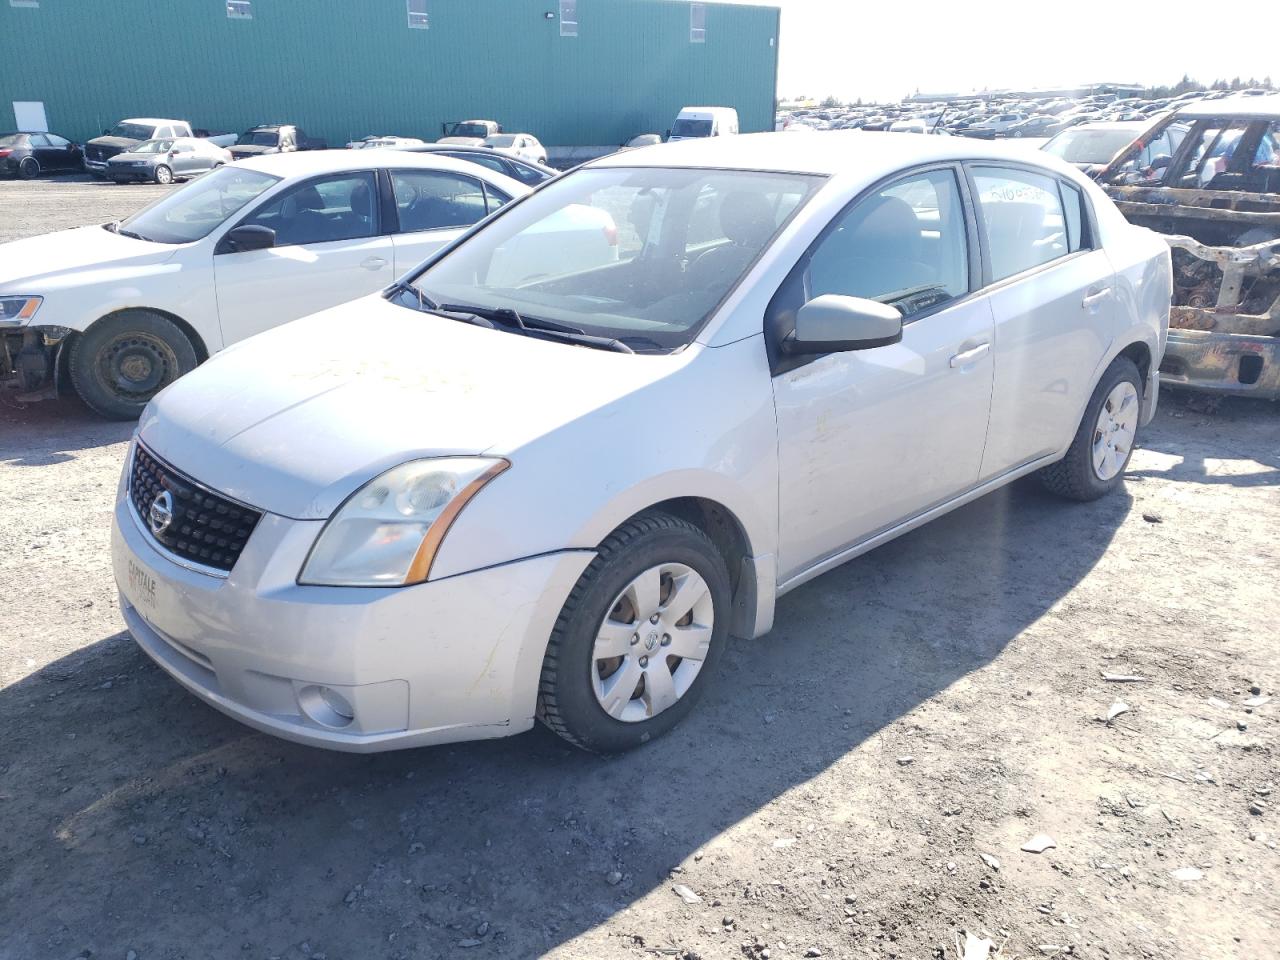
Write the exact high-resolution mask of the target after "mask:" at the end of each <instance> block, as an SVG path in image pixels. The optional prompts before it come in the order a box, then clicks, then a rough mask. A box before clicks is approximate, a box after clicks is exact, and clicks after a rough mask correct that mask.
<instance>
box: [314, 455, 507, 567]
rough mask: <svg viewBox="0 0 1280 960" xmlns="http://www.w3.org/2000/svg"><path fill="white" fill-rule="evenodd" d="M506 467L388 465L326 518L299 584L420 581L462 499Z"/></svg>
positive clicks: (453, 460) (484, 460)
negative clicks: (326, 520) (384, 471)
mask: <svg viewBox="0 0 1280 960" xmlns="http://www.w3.org/2000/svg"><path fill="white" fill-rule="evenodd" d="M509 466H511V464H510V463H508V462H507V461H506V460H501V459H496V458H491V457H441V458H436V459H430V460H410V461H409V462H408V463H402V464H400V466H398V467H392V468H391V469H390V470H388V471H387V472H386V473H383V474H381V475H379V476H377V477H374V478H373V479H372V480H370V481H369V482H368V483H366V484H365V485H364V486H363V487H361V488H360V489H359V490H357V491H356V492H355V494H353V495H352V496H351V497H350V498H348V499H347V501H346V503H344V504H343V505H342V506H341V507H339V508H338V512H337V513H335V514H334V515H333V516H332V517H331V518H330V519H329V522H328V523H326V524H325V526H324V529H323V530H321V531H320V536H319V537H318V538H317V539H316V543H315V546H313V547H312V548H311V554H310V555H309V556H308V557H307V562H306V563H305V564H303V567H302V573H301V575H300V576H299V577H298V582H299V583H301V584H309V585H314V586H330V587H402V586H409V585H410V584H414V583H422V582H423V581H424V580H426V579H427V577H428V576H429V575H430V573H431V564H432V562H433V561H434V560H435V557H436V552H437V551H438V550H439V548H440V544H441V542H442V541H443V540H444V537H445V534H446V533H448V532H449V527H450V526H451V525H452V524H453V521H454V520H455V519H456V518H457V516H458V514H459V513H460V512H461V511H462V508H463V507H465V506H466V505H467V501H468V500H470V499H471V498H472V497H474V496H475V495H476V494H477V493H479V492H480V490H481V489H482V488H483V487H484V485H485V484H487V483H488V482H489V481H490V480H492V479H493V478H494V477H496V476H497V475H498V474H500V473H502V471H504V470H506V469H507V467H509Z"/></svg>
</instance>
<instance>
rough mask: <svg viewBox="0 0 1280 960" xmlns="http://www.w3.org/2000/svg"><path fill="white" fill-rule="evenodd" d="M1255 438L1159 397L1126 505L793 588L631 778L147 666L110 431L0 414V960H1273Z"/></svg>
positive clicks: (1028, 522)
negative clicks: (128, 575) (241, 706)
mask: <svg viewBox="0 0 1280 960" xmlns="http://www.w3.org/2000/svg"><path fill="white" fill-rule="evenodd" d="M64 189H65V191H66V192H65V193H63V194H60V193H59V192H58V191H59V190H64ZM147 189H148V188H138V189H136V190H135V189H133V188H128V187H119V188H116V187H106V186H97V185H86V186H80V185H71V186H65V187H64V185H63V184H58V183H47V184H46V183H42V184H39V185H37V186H35V187H34V188H33V187H32V186H31V185H26V184H22V185H7V184H4V185H0V224H4V225H5V227H6V229H12V226H13V222H14V221H13V220H12V219H11V217H13V216H15V213H14V208H15V206H16V207H17V208H18V209H19V211H30V210H33V209H35V207H36V206H37V205H38V204H43V205H45V208H46V209H47V210H55V211H61V212H60V213H59V216H60V217H61V218H62V220H61V221H53V220H47V221H45V222H46V223H47V224H52V223H54V222H64V223H65V222H66V221H67V219H68V218H69V217H71V216H73V215H74V216H78V217H79V219H80V220H81V221H88V222H94V221H99V220H102V219H109V218H110V217H111V216H118V215H119V213H120V212H121V211H119V210H118V209H117V208H115V207H111V205H112V204H116V203H117V201H116V200H115V196H114V195H117V194H118V195H120V196H122V197H124V196H126V195H140V194H141V192H143V191H146V190H147ZM17 191H22V192H21V193H18V192H17ZM73 191H74V192H73ZM59 196H61V197H63V200H61V201H59V200H58V197H59ZM15 197H17V198H19V199H18V201H17V202H16V203H15V202H14V198H15ZM30 197H34V198H36V200H35V201H33V202H31V203H29V204H28V203H27V202H26V199H27V198H30ZM67 203H70V204H71V205H72V207H71V208H70V209H69V210H68V209H63V207H64V205H66V204H67ZM119 203H124V201H123V200H122V201H119ZM109 207H111V212H108V208H109ZM16 215H21V216H25V215H27V214H26V213H25V212H20V213H19V214H16ZM33 216H34V215H33ZM28 232H29V231H28ZM1278 418H1280V410H1277V409H1276V407H1274V406H1272V405H1265V404H1250V403H1245V402H1237V403H1231V404H1224V405H1222V406H1221V407H1219V408H1218V409H1217V410H1215V411H1213V412H1204V411H1203V410H1201V409H1197V408H1196V407H1194V406H1191V405H1188V404H1187V403H1185V402H1184V401H1181V400H1179V399H1177V398H1170V397H1166V400H1165V403H1164V406H1163V409H1162V412H1161V414H1160V415H1159V417H1158V418H1157V419H1156V421H1155V423H1154V424H1153V425H1152V427H1151V428H1150V429H1149V430H1148V431H1147V433H1146V436H1145V438H1144V443H1143V447H1142V449H1140V450H1139V451H1138V453H1137V454H1136V456H1135V457H1134V460H1133V463H1132V465H1131V468H1130V471H1129V475H1128V482H1127V483H1126V485H1125V488H1124V490H1123V492H1122V493H1121V494H1120V495H1118V496H1114V497H1111V498H1109V499H1107V500H1104V501H1102V502H1099V503H1095V504H1089V505H1083V506H1081V505H1073V504H1066V503H1063V502H1061V501H1058V500H1055V499H1053V498H1051V497H1048V496H1047V495H1044V494H1042V493H1041V492H1040V491H1039V490H1038V488H1037V487H1036V486H1035V484H1034V483H1033V482H1022V483H1019V484H1016V485H1014V486H1013V487H1012V488H1010V489H1008V490H1005V491H1003V492H999V493H996V494H992V495H991V496H988V497H986V498H984V499H983V500H981V501H979V502H977V503H974V504H971V505H969V506H967V507H965V508H962V509H961V510H958V511H956V512H955V513H953V514H951V515H949V516H948V517H945V518H943V519H942V520H940V521H937V522H935V523H933V524H931V525H930V526H928V527H926V528H924V529H921V530H919V531H916V532H914V533H912V534H910V535H908V536H906V537H903V538H901V539H899V540H897V541H895V542H893V543H891V544H889V545H887V546H885V547H883V548H881V549H879V550H877V551H875V552H873V553H871V554H869V555H867V556H865V557H862V558H860V559H858V560H856V561H854V562H852V563H850V564H847V565H845V566H843V567H841V568H839V569H837V570H835V571H833V572H831V573H829V574H827V575H826V576H823V577H821V578H819V579H818V580H815V581H813V582H812V583H810V584H808V585H806V586H805V587H803V588H801V589H799V590H797V591H795V592H793V593H792V594H790V595H788V596H787V597H786V598H784V599H783V601H782V602H781V604H780V607H779V610H778V616H777V626H776V628H775V629H774V631H773V632H772V633H771V634H770V635H769V636H767V637H765V638H763V639H761V640H756V641H750V642H746V641H735V642H733V643H732V644H731V646H730V649H729V650H728V652H727V655H726V657H725V659H724V661H723V669H722V671H721V674H720V676H719V678H718V679H717V681H716V682H715V683H714V684H713V685H712V686H711V687H710V688H709V689H708V691H707V696H706V697H705V699H704V700H703V702H702V704H701V705H700V707H699V709H698V710H697V711H695V713H694V714H693V715H692V716H691V717H690V719H689V721H688V722H686V723H685V724H684V725H683V726H682V727H680V728H678V729H677V730H676V731H675V732H674V733H673V734H672V735H670V736H669V737H667V738H665V739H663V740H661V741H659V742H656V743H653V744H651V745H649V746H647V747H646V748H644V749H641V750H639V751H636V752H634V753H631V754H628V755H626V756H622V757H617V758H612V759H600V758H595V757H591V756H587V755H584V754H581V753H579V752H576V751H574V750H571V749H567V748H566V747H565V746H563V745H562V744H561V743H560V742H559V741H558V740H556V739H555V738H554V737H553V736H552V735H550V734H549V733H547V732H546V731H543V730H541V729H538V730H535V731H533V732H531V733H528V734H524V735H522V736H519V737H516V738H513V739H511V740H507V741H495V742H488V743H482V744H468V745H460V746H456V747H447V748H434V749H424V750H417V751H411V752H404V753H398V754H391V755H382V756H374V757H357V756H349V755H342V754H327V753H323V752H319V751H315V750H312V749H308V748H305V747H299V746H294V745H291V744H288V743H284V742H281V741H276V740H274V739H271V738H269V737H266V736H262V735H260V734H257V733H254V732H252V731H250V730H248V729H247V728H244V727H242V726H240V725H238V724H237V723H235V722H233V721H231V720H229V719H227V718H225V717H223V716H221V715H220V714H218V713H216V712H215V711H213V710H211V709H209V708H207V707H205V706H203V705H202V704H201V703H199V702H198V701H196V700H195V699H193V698H192V697H190V696H189V695H187V694H186V693H185V692H183V691H182V690H181V689H180V688H179V687H178V685H177V684H176V683H174V682H172V681H171V680H169V679H168V678H167V677H166V676H165V675H164V674H162V673H161V672H160V671H159V670H158V669H157V668H156V667H154V666H153V665H152V664H151V662H150V661H149V660H148V659H147V658H146V657H145V656H144V655H143V654H142V653H141V652H140V651H138V650H137V649H136V648H135V647H134V645H133V644H132V642H131V641H130V639H129V638H128V636H127V635H126V634H125V633H123V632H122V629H121V624H120V618H119V611H118V609H117V605H116V599H115V591H114V587H113V586H112V583H111V573H110V568H109V563H108V557H107V539H108V538H107V529H108V521H109V512H110V507H111V500H112V497H113V494H114V488H115V482H116V478H117V476H118V473H119V469H120V465H121V460H122V457H123V454H124V449H125V441H126V439H127V436H128V432H129V430H128V427H127V426H122V425H119V424H107V423H103V422H101V421H98V420H96V419H94V418H93V417H92V416H91V415H90V414H88V413H87V412H86V411H85V410H84V409H83V408H82V407H81V406H80V405H79V404H78V403H76V402H74V401H70V400H68V401H61V402H58V403H53V404H43V405H35V406H31V407H28V408H19V407H17V406H15V405H13V404H12V402H11V401H9V400H5V399H4V398H3V395H0V518H2V520H3V522H0V583H3V584H5V585H6V587H7V593H8V603H7V605H6V613H7V616H6V617H5V620H4V626H3V630H2V632H0V637H2V638H3V642H2V643H0V731H2V733H0V824H3V825H4V829H3V830H0V958H4V960H9V958H23V960H25V958H41V960H43V958H64V957H65V958H72V957H90V956H92V957H107V958H121V960H124V958H127V957H130V956H133V955H136V957H137V958H138V960H150V958H160V957H163V958H179V957H186V958H205V957H232V956H238V957H254V958H269V957H282V958H294V957H313V958H318V957H328V958H331V960H338V958H373V957H377V958H384V957H385V958H400V957H405V958H408V957H414V958H417V957H428V958H434V957H455V956H457V957H481V958H483V957H503V958H526V957H535V956H541V955H550V956H554V957H558V958H581V960H587V958H591V960H597V958H615V957H620V958H631V957H634V958H644V957H651V956H672V957H684V958H689V957H694V956H697V957H701V958H705V960H712V958H731V957H733V958H736V957H743V956H745V957H748V958H757V960H763V958H765V957H768V958H770V960H775V958H776V960H782V958H801V957H817V956H822V957H830V958H872V957H876V958H878V957H886V958H898V957H901V958H931V957H942V956H946V957H947V958H954V957H957V956H958V954H957V950H956V938H957V936H958V935H959V933H960V931H961V930H967V931H970V932H972V933H975V934H978V935H981V936H984V937H985V936H990V937H991V938H992V939H993V940H994V941H995V944H996V945H997V946H998V947H1000V948H1001V956H1002V957H1003V958H1013V957H1045V956H1060V957H1066V956H1068V955H1073V956H1078V957H1096V958H1107V960H1122V958H1134V960H1137V958H1160V960H1164V958H1186V960H1201V958H1207V957H1208V958H1217V957H1240V958H1250V960H1257V958H1263V960H1265V958H1274V957H1277V956H1280V946H1278V945H1280V929H1277V927H1278V925H1280V852H1277V849H1276V839H1277V837H1280V825H1278V818H1280V796H1278V795H1277V793H1276V792H1275V791H1276V788H1277V784H1278V783H1280V769H1278V765H1277V727H1278V724H1277V709H1278V708H1280V699H1276V700H1273V701H1271V702H1269V703H1266V704H1264V705H1260V706H1256V707H1249V706H1246V705H1245V701H1247V700H1248V699H1249V698H1250V697H1251V696H1253V694H1252V693H1251V688H1253V687H1255V686H1256V687H1257V688H1258V689H1259V690H1260V691H1261V693H1262V694H1263V695H1264V696H1265V695H1269V694H1274V693H1276V692H1277V691H1276V687H1277V686H1280V630H1277V627H1276V615H1275V610H1276V592H1275V591H1276V584H1277V582H1280V547H1278V546H1277V538H1276V530H1277V529H1280V496H1278V495H1277V488H1278V487H1280V419H1278ZM1104 674H1119V675H1136V676H1139V677H1142V678H1144V679H1142V680H1139V681H1133V682H1111V681H1108V680H1106V679H1105V678H1104ZM1117 701H1122V702H1123V703H1124V704H1127V706H1128V710H1127V712H1123V713H1121V714H1119V715H1118V716H1116V717H1115V719H1114V720H1113V721H1112V722H1110V723H1106V722H1104V721H1103V719H1101V718H1105V717H1106V715H1107V714H1108V713H1109V712H1110V711H1111V710H1112V709H1114V708H1113V704H1115V703H1116V702H1117ZM1041 833H1044V834H1048V835H1049V836H1051V837H1052V838H1053V839H1054V841H1056V846H1054V847H1052V848H1050V849H1047V850H1046V851H1045V852H1043V853H1040V854H1035V853H1029V852H1023V851H1022V850H1021V849H1020V848H1021V847H1022V846H1023V845H1024V844H1025V843H1027V841H1029V840H1030V839H1031V838H1032V837H1034V836H1036V835H1037V834H1041ZM677 886H679V888H680V889H681V890H683V889H684V888H687V889H688V894H687V896H688V898H689V899H690V900H693V902H686V901H685V899H684V898H682V897H681V896H680V894H679V893H678V892H677ZM695 897H696V898H697V899H696V900H694V898H695Z"/></svg>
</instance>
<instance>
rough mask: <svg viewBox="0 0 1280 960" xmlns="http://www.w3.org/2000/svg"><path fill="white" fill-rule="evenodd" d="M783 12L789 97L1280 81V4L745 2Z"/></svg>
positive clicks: (1172, 0)
mask: <svg viewBox="0 0 1280 960" xmlns="http://www.w3.org/2000/svg"><path fill="white" fill-rule="evenodd" d="M738 2H747V3H752V4H755V5H757V6H776V7H781V8H782V31H781V33H782V35H781V51H782V52H781V63H780V64H779V77H778V93H779V95H780V96H782V97H784V98H785V97H790V96H795V95H798V94H804V95H806V96H809V97H814V98H822V97H825V96H827V95H828V94H832V95H835V96H836V97H839V98H840V99H842V100H847V99H856V98H857V97H863V98H866V99H893V100H896V99H898V98H899V97H902V96H904V95H907V94H910V93H914V92H915V91H916V89H917V88H918V89H920V90H921V91H922V92H925V93H968V92H970V91H972V90H975V89H976V90H981V89H983V88H984V87H989V88H1001V87H1045V86H1058V85H1073V84H1078V83H1088V82H1104V81H1110V82H1116V83H1140V84H1143V85H1144V86H1151V85H1157V84H1173V83H1176V82H1177V81H1178V80H1179V79H1181V77H1182V74H1183V73H1184V72H1186V73H1189V74H1190V75H1191V76H1192V78H1194V79H1197V80H1201V81H1202V82H1204V83H1209V82H1211V81H1213V80H1214V79H1215V78H1217V77H1225V78H1226V79H1231V78H1232V77H1234V76H1237V75H1239V76H1241V77H1244V78H1246V79H1247V78H1248V77H1249V76H1250V75H1253V76H1256V77H1257V78H1258V79H1259V80H1260V79H1262V77H1263V76H1265V75H1267V74H1270V75H1271V76H1272V79H1273V81H1275V82H1277V83H1280V39H1278V38H1280V0H1220V2H1217V3H1212V2H1206V0H1199V2H1190V0H1154V2H1152V0H1147V2H1144V3H1138V2H1133V0H1130V2H1118V3H1116V2H1110V3H1108V2H1095V3H1088V2H1080V0H1076V2H1071V3H1052V4H1049V3H1045V2H1044V0H1021V2H1013V0H908V2H894V0H878V2H871V3H867V2H861V0H738Z"/></svg>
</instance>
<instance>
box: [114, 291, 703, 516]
mask: <svg viewBox="0 0 1280 960" xmlns="http://www.w3.org/2000/svg"><path fill="white" fill-rule="evenodd" d="M693 349H694V350H696V349H698V348H696V347H695V348H693ZM692 355H693V351H691V350H686V351H684V352H682V353H679V354H672V355H630V354H622V353H612V352H607V351H603V350H596V349H591V348H586V347H580V346H574V345H570V344H562V343H553V342H549V341H544V340H535V339H532V338H529V337H523V336H519V335H516V334H512V333H505V332H502V331H495V330H489V329H486V328H482V327H476V326H471V325H469V324H465V323H461V322H458V321H453V320H448V319H445V318H443V317H434V316H431V315H429V314H421V313H418V312H416V311H414V310H410V309H407V308H405V307H401V306H397V305H395V304H391V303H388V302H386V301H385V300H383V299H382V298H381V297H380V296H379V295H374V296H371V297H365V298H362V299H360V300H355V301H352V302H351V303H348V304H344V305H342V306H340V307H335V308H333V309H331V310H326V311H324V312H322V313H318V314H315V315H313V316H311V317H307V318H305V319H302V320H299V321H295V322H294V323H290V324H286V325H284V326H282V327H277V328H276V329H274V330H271V331H268V332H267V333H264V334H260V335H259V336H257V337H253V338H251V339H249V340H246V341H244V342H243V343H241V344H238V345H236V346H234V347H232V348H231V349H229V350H226V351H223V352H222V353H221V354H219V355H218V356H217V357H215V358H214V359H213V360H211V361H210V362H208V363H206V364H205V365H203V366H201V367H198V368H197V369H196V370H195V371H193V372H192V373H190V374H188V375H187V376H185V377H183V378H182V379H181V380H179V381H177V382H176V383H174V384H173V385H172V386H170V387H169V388H168V389H166V390H164V391H163V392H162V393H160V394H159V396H157V397H156V399H155V400H153V401H152V403H151V405H150V407H149V408H148V410H147V411H146V413H145V414H144V415H143V418H142V422H141V424H140V426H139V438H140V440H141V441H142V442H143V443H144V444H146V445H147V446H148V447H149V448H150V449H151V450H152V452H154V453H155V454H156V455H158V456H159V457H161V458H162V459H164V460H166V461H168V462H169V463H170V464H171V465H172V466H174V467H175V468H176V469H178V470H181V471H183V472H184V473H186V474H188V475H189V476H191V477H192V478H193V479H195V480H198V481H199V482H201V483H203V484H205V485H207V486H209V487H211V488H212V489H214V490H217V491H219V492H221V493H223V494H226V495H227V496H230V497H234V498H235V499H237V500H240V501H242V502H244V503H247V504H250V505H252V506H255V507H257V508H259V509H262V510H266V511H268V512H270V513H274V514H278V515H281V516H286V517H292V518H294V519H298V520H320V519H325V518H327V517H329V516H330V515H332V513H333V512H334V511H335V510H336V509H337V508H338V507H339V506H340V505H341V504H342V502H343V501H344V500H345V499H346V498H347V497H348V496H350V495H351V494H352V493H353V492H354V491H355V490H356V489H358V488H359V487H360V486H361V485H362V484H364V483H365V482H367V481H368V480H370V479H372V478H373V477H375V476H377V475H378V474H379V473H382V472H383V471H385V470H388V469H390V468H391V467H393V466H396V465H397V464H400V463H404V462H405V461H408V460H414V459H419V458H423V457H436V456H468V455H476V454H486V455H490V456H509V455H514V454H516V452H517V451H518V450H519V448H520V447H522V446H524V445H526V444H528V443H529V442H531V441H533V440H536V439H537V438H538V437H541V436H544V435H545V434H547V433H550V432H552V431H554V430H555V429H556V428H557V427H558V426H561V425H565V424H569V423H571V422H573V421H574V420H576V419H578V418H579V417H584V416H590V415H596V416H602V417H607V416H608V413H607V408H608V407H609V405H610V404H611V403H612V402H613V401H615V400H617V399H619V398H620V397H622V396H624V395H626V394H629V393H631V392H633V391H636V390H639V389H641V388H643V387H644V386H646V385H648V384H650V383H653V382H655V381H657V380H659V379H661V378H663V377H664V376H667V375H669V374H670V373H672V372H674V371H675V370H676V369H678V368H679V367H682V366H684V365H685V364H686V363H688V362H689V359H690V357H691V356H692ZM513 459H518V456H513Z"/></svg>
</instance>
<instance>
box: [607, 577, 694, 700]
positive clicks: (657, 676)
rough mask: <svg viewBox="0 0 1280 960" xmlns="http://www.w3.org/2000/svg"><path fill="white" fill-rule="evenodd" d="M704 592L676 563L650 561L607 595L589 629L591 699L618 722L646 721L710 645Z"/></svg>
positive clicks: (685, 684) (682, 687) (676, 695)
mask: <svg viewBox="0 0 1280 960" xmlns="http://www.w3.org/2000/svg"><path fill="white" fill-rule="evenodd" d="M714 608H715V604H714V603H713V601H712V599H711V590H710V588H709V587H708V586H707V583H706V581H705V580H703V579H702V577H701V576H700V575H699V574H698V572H697V571H696V570H694V569H693V568H692V567H689V566H687V565H685V564H683V563H662V564H658V565H657V566H655V567H650V568H649V569H648V570H645V571H644V572H643V573H641V574H640V575H639V576H638V577H636V578H635V579H634V580H632V581H631V583H629V584H627V586H626V587H625V588H624V589H623V590H622V592H621V593H619V594H618V596H617V597H616V598H615V599H614V601H613V603H612V604H611V605H610V607H609V612H608V613H607V614H606V615H605V618H604V621H603V622H602V623H601V624H600V626H599V628H598V629H597V630H596V640H595V646H594V648H593V649H592V653H591V683H592V687H593V689H594V690H595V695H596V701H597V702H598V703H599V704H600V706H601V708H602V709H603V710H604V711H605V713H607V714H609V716H611V717H613V718H614V719H615V720H621V721H623V722H624V723H638V722H640V721H642V720H651V719H652V718H654V717H656V716H657V715H658V714H660V713H662V712H663V711H664V710H667V709H669V708H670V707H671V706H672V705H673V704H675V703H676V701H678V700H679V699H680V698H681V697H683V696H684V695H685V694H686V693H688V691H689V688H690V687H691V686H692V685H693V681H694V679H695V678H696V677H697V676H698V673H699V671H701V670H702V665H703V663H704V662H705V661H706V658H707V653H708V651H709V650H710V648H711V634H712V629H713V627H714V624H715V609H714Z"/></svg>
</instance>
